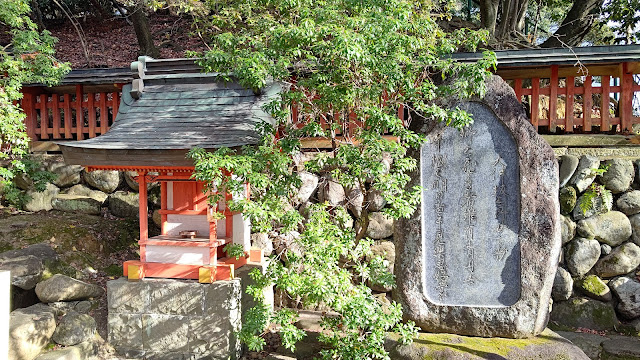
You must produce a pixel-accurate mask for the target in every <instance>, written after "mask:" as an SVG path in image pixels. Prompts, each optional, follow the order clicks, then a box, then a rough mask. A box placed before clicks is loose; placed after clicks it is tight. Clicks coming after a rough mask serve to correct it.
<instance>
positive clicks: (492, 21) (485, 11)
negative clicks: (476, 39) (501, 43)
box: [480, 0, 500, 38]
mask: <svg viewBox="0 0 640 360" xmlns="http://www.w3.org/2000/svg"><path fill="white" fill-rule="evenodd" d="M499 4H500V0H480V22H481V26H482V28H484V29H487V30H488V31H489V36H490V37H492V38H493V36H494V35H495V33H496V21H497V20H498V5H499Z"/></svg>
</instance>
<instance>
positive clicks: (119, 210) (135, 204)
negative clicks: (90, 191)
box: [109, 191, 140, 218]
mask: <svg viewBox="0 0 640 360" xmlns="http://www.w3.org/2000/svg"><path fill="white" fill-rule="evenodd" d="M138 199H139V195H138V193H134V192H125V191H116V192H115V193H113V194H111V195H109V211H111V213H112V214H113V215H115V216H118V217H124V218H127V217H128V218H135V217H139V216H140V211H139V205H140V204H139V200H138Z"/></svg>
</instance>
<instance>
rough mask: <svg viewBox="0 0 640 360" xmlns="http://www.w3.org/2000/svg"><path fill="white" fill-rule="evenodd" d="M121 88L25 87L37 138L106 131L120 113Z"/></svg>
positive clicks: (31, 130)
mask: <svg viewBox="0 0 640 360" xmlns="http://www.w3.org/2000/svg"><path fill="white" fill-rule="evenodd" d="M120 97H121V93H120V90H117V91H113V92H95V93H93V92H90V93H84V92H83V88H82V85H76V92H75V94H70V93H65V94H52V93H44V92H42V91H40V92H38V91H25V93H24V97H23V99H22V103H21V106H22V108H23V109H24V112H25V114H26V119H25V122H26V127H27V133H28V134H29V136H30V137H31V139H32V140H33V141H49V140H58V139H65V140H83V139H87V138H93V137H96V136H98V135H101V134H104V133H105V132H107V130H109V128H110V127H111V125H112V124H113V121H114V119H115V118H116V115H117V114H118V105H119V104H120Z"/></svg>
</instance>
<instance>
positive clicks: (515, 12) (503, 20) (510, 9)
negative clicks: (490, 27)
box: [496, 0, 529, 40]
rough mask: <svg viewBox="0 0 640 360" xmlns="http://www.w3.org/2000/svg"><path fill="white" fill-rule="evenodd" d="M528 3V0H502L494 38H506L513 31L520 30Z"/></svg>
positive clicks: (509, 36)
mask: <svg viewBox="0 0 640 360" xmlns="http://www.w3.org/2000/svg"><path fill="white" fill-rule="evenodd" d="M528 4H529V0H502V3H501V5H502V6H501V16H500V24H499V25H498V27H497V30H496V39H498V40H508V39H510V38H511V36H512V35H513V34H514V33H515V32H517V31H521V30H522V27H523V26H524V16H525V14H526V10H527V6H528Z"/></svg>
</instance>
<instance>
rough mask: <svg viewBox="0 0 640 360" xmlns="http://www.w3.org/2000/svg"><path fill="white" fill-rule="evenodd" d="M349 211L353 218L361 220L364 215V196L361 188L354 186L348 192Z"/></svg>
mask: <svg viewBox="0 0 640 360" xmlns="http://www.w3.org/2000/svg"><path fill="white" fill-rule="evenodd" d="M346 198H347V209H349V211H351V213H352V214H353V216H355V217H356V218H359V217H360V216H361V215H362V207H363V206H364V195H363V194H362V191H361V190H360V187H359V186H354V187H352V188H350V189H348V190H347V195H346Z"/></svg>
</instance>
